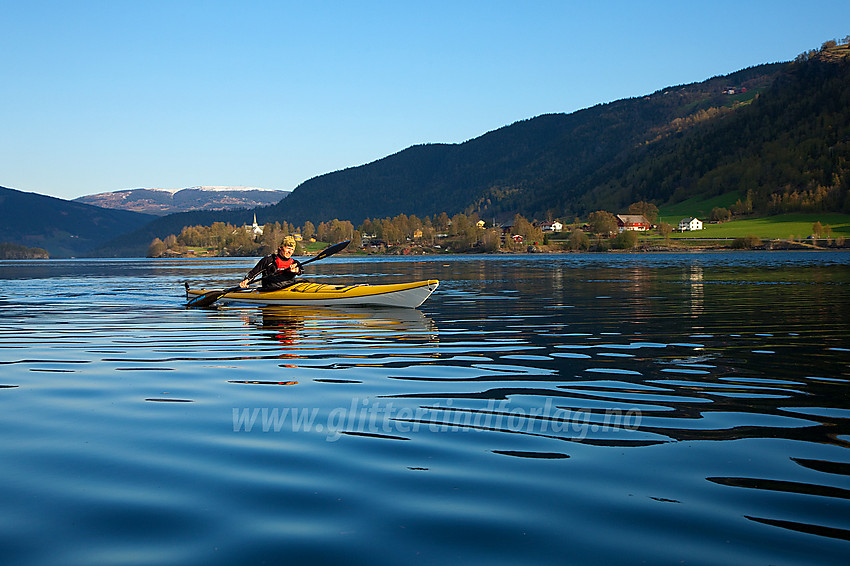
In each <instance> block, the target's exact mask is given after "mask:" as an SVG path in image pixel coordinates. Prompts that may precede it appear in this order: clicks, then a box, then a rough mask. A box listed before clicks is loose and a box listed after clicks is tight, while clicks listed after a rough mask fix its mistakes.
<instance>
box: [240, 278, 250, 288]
mask: <svg viewBox="0 0 850 566" xmlns="http://www.w3.org/2000/svg"><path fill="white" fill-rule="evenodd" d="M239 286H240V287H242V288H243V289H247V288H248V280H247V279H243V280H242V281H240V282H239Z"/></svg>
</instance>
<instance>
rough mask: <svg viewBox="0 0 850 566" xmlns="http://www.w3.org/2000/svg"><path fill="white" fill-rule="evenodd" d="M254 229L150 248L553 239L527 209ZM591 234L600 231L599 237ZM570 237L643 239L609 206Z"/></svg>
mask: <svg viewBox="0 0 850 566" xmlns="http://www.w3.org/2000/svg"><path fill="white" fill-rule="evenodd" d="M628 212H629V214H641V215H643V216H645V217H646V218H647V220H649V221H650V222H651V223H653V224H654V223H656V222H657V220H658V208H657V207H656V206H655V205H654V204H652V203H648V202H644V201H641V202H636V203H633V204H632V205H630V206H629V210H628ZM250 228H251V227H250V226H235V225H232V224H229V223H226V222H215V223H213V224H212V225H211V226H186V227H184V228H183V229H182V230H181V231H180V233H179V234H176V235H174V234H172V235H169V236H168V237H166V238H165V239H164V240H161V239H159V238H155V239H154V240H153V242H151V245H150V247H149V249H148V256H149V257H161V256H165V255H183V254H186V253H187V251H188V249H189V248H204V249H205V250H206V251H207V252H208V253H210V254H211V255H229V256H261V255H266V254H269V253H271V252H272V251H274V250H275V249H277V247H278V245H280V242H281V241H283V238H284V236H287V235H289V234H299V235H300V236H301V240H302V241H310V240H313V239H315V240H317V241H320V242H341V241H344V240H351V242H352V245H351V246H350V247H349V250H356V249H360V248H363V247H369V248H370V249H371V248H374V247H384V248H392V247H394V246H402V245H408V244H410V243H413V244H418V245H421V246H430V247H435V248H440V249H442V250H445V251H451V252H469V251H479V252H484V253H490V252H496V251H499V250H507V251H524V250H526V249H528V247H529V246H541V245H546V244H548V243H549V238H548V236H547V235H546V234H544V232H543V230H542V228H541V227H540V225H539V224H538V223H536V222H532V221H530V220H528V219H527V218H525V217H524V216H523V215H521V214H516V215H514V218H513V222H512V223H511V224H510V225H502V226H499V225H495V224H494V223H492V222H490V223H488V222H485V221H482V220H481V218H479V216H478V215H477V214H475V213H473V214H469V215H467V214H464V213H457V214H455V215H453V216H449V215H448V214H447V213H445V212H443V213H440V214H437V215H436V216H434V217H431V216H425V217H424V218H419V217H418V216H416V215H406V214H398V215H396V216H394V217H392V218H390V217H386V218H375V219H372V218H367V219H366V220H364V221H363V223H362V224H360V225H359V226H357V227H355V226H354V225H353V224H352V223H351V222H349V221H348V220H337V219H334V220H331V221H328V222H321V223H319V225H318V226H316V225H314V224H313V223H312V222H310V221H307V222H305V223H304V225H302V226H296V225H294V224H290V223H288V222H270V223H267V224H266V225H265V226H264V227H263V233H262V235H259V236H255V235H254V234H253V232H252V231H251V230H250ZM657 228H658V230H659V232H660V233H661V234H663V235H665V236H666V235H669V233H670V232H672V229H673V228H672V226H670V225H669V224H666V223H661V224H660V225H659V226H658V227H657ZM590 235H595V236H596V238H595V240H594V241H593V242H591V239H590ZM565 236H566V238H565V242H564V245H565V246H566V247H567V248H569V249H571V250H587V249H590V248H591V247H594V248H596V249H608V248H611V247H613V248H632V247H634V246H635V245H636V244H637V234H636V233H634V232H622V233H620V232H619V230H618V227H617V217H616V216H615V215H614V214H612V213H610V212H607V211H603V210H599V211H596V212H592V213H591V214H590V215H589V216H588V220H587V222H586V223H582V222H581V221H580V220H579V219H578V218H576V219H575V222H573V224H572V225H571V226H569V227H568V233H567V235H565ZM609 240H610V241H609ZM300 245H301V244H299V246H300ZM301 252H303V250H302V249H296V254H297V253H301Z"/></svg>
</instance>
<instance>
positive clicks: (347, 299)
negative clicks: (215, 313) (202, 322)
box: [186, 279, 440, 308]
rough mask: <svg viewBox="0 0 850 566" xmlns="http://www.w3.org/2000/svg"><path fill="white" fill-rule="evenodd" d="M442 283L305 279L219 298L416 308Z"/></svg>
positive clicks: (194, 293) (199, 291)
mask: <svg viewBox="0 0 850 566" xmlns="http://www.w3.org/2000/svg"><path fill="white" fill-rule="evenodd" d="M439 284H440V282H439V281H438V280H436V279H429V280H427V281H415V282H413V283H392V284H387V285H365V284H362V285H329V284H325V283H311V282H309V281H301V282H299V283H295V284H293V285H290V286H289V287H286V288H284V289H278V290H277V291H262V292H261V291H258V290H249V291H248V290H245V291H242V290H240V291H231V290H230V289H227V290H226V291H228V292H226V293H224V294H223V295H221V296H220V297H219V299H218V300H219V301H221V302H229V303H242V304H252V305H288V306H297V305H305V306H332V305H346V306H364V305H377V306H385V307H404V308H416V307H418V306H419V305H421V304H422V303H424V302H425V299H427V298H428V297H430V296H431V293H433V292H434V290H435V289H436V288H437V286H438V285H439ZM211 291H212V290H210V289H187V290H186V292H187V293H188V295H189V296H190V297H191V296H201V295H205V294H207V293H210V292H211Z"/></svg>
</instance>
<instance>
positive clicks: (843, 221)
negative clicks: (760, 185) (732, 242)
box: [659, 193, 850, 240]
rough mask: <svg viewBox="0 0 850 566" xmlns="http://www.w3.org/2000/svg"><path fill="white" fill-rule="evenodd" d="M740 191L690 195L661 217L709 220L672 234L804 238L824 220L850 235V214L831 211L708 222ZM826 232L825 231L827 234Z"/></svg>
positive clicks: (675, 221) (837, 233) (839, 233)
mask: <svg viewBox="0 0 850 566" xmlns="http://www.w3.org/2000/svg"><path fill="white" fill-rule="evenodd" d="M738 198H739V196H738V195H737V194H736V193H728V194H725V195H721V196H719V197H715V198H712V199H709V200H700V199H696V198H694V199H689V200H686V201H684V202H680V203H677V204H675V205H671V206H664V207H661V209H660V210H659V221H660V222H667V223H669V224H671V225H673V226H678V225H679V220H681V219H682V218H686V217H690V216H695V217H696V218H699V219H700V220H702V221H703V222H706V223H705V229H704V230H701V231H699V232H676V233H674V234H672V235H671V237H672V238H741V237H744V236H748V235H750V234H753V235H755V236H758V237H760V238H771V239H789V238H791V237H792V236H793V238H795V239H798V240H799V239H804V238H807V237H808V236H810V235H811V234H812V225H813V224H814V223H815V222H820V223H821V224H822V225H823V226H824V228H825V227H826V226H827V225H829V227H830V228H831V229H832V237H838V236H843V237H845V238H847V237H850V215H848V214H838V213H831V212H817V213H795V214H781V215H778V216H763V217H758V218H744V219H742V220H733V221H731V222H725V223H723V224H708V222H707V220H708V216H709V214H710V213H711V209H712V208H714V207H723V208H729V207H730V206H731V205H732V204H734V203H735V201H736V200H738ZM824 236H825V234H824Z"/></svg>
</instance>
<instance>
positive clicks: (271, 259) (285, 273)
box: [239, 236, 301, 291]
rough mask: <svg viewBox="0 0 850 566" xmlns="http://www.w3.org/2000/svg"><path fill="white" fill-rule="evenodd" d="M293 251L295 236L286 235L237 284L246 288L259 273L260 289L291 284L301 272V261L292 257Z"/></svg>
mask: <svg viewBox="0 0 850 566" xmlns="http://www.w3.org/2000/svg"><path fill="white" fill-rule="evenodd" d="M294 251H295V238H293V237H292V236H286V237H285V238H284V239H283V242H282V243H281V244H280V247H278V248H277V251H276V252H275V253H273V254H271V255H267V256H266V257H264V258H262V259H261V260H260V261H258V262H257V265H255V266H254V268H253V269H251V271H249V272H248V275H246V276H245V279H243V280H242V281H240V282H239V286H240V287H242V288H243V289H245V288H247V287H248V283H250V282H251V281H252V280H253V279H254V278H255V277H256V276H257V275H259V274H260V273H262V274H263V284H262V286H261V287H260V291H274V290H275V289H283V288H284V287H287V286H289V285H291V284H292V283H293V281H292V280H293V279H295V277H296V276H297V275H299V274H300V273H301V263H299V262H298V260H297V259H293V258H292V254H293V252H294Z"/></svg>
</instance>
